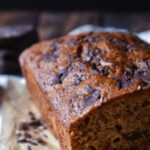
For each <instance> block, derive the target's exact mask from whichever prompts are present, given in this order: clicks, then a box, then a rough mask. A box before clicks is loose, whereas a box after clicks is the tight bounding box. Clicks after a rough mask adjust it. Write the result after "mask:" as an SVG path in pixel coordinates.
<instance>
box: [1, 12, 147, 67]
mask: <svg viewBox="0 0 150 150" xmlns="http://www.w3.org/2000/svg"><path fill="white" fill-rule="evenodd" d="M14 24H19V25H22V24H27V25H32V26H33V27H34V28H35V29H37V31H38V34H39V38H40V40H45V39H52V38H55V37H58V36H61V35H65V34H66V33H68V32H69V31H71V30H72V29H74V28H76V27H78V26H80V25H84V24H94V25H99V26H102V27H108V26H113V27H118V28H126V29H128V30H130V31H132V32H140V31H144V30H148V29H150V11H149V12H118V13H117V12H101V11H73V12H46V11H45V12H44V11H42V12H36V11H0V27H1V26H4V25H14ZM16 62H17V60H16ZM0 69H1V68H0Z"/></svg>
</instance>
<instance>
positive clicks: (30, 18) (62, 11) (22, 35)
mask: <svg viewBox="0 0 150 150" xmlns="http://www.w3.org/2000/svg"><path fill="white" fill-rule="evenodd" d="M85 24H94V25H98V26H102V27H110V26H111V27H116V28H125V29H128V30H129V31H131V32H141V31H144V30H149V29H150V1H148V0H120V1H119V0H3V1H1V3H0V73H1V74H15V75H16V74H17V75H19V74H21V72H20V69H19V65H18V60H17V59H18V56H19V54H20V53H21V51H22V50H23V49H25V48H27V47H29V46H30V45H32V44H33V43H35V42H38V41H41V40H46V39H52V38H55V37H58V36H62V35H65V34H67V33H68V32H69V31H71V30H72V29H74V28H76V27H78V26H81V25H85Z"/></svg>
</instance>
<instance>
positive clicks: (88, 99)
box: [82, 90, 101, 108]
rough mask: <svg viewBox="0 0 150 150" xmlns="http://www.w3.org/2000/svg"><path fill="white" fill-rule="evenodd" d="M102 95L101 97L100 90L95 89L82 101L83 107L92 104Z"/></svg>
mask: <svg viewBox="0 0 150 150" xmlns="http://www.w3.org/2000/svg"><path fill="white" fill-rule="evenodd" d="M100 97H101V95H100V90H95V91H94V92H93V94H92V95H91V96H87V97H85V99H84V101H83V103H82V107H83V108H85V107H87V106H88V105H90V104H92V103H93V102H95V101H96V100H97V99H98V98H100Z"/></svg>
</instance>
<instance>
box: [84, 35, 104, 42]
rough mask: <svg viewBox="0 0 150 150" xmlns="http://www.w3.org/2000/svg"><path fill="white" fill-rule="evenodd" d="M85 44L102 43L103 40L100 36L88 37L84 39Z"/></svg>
mask: <svg viewBox="0 0 150 150" xmlns="http://www.w3.org/2000/svg"><path fill="white" fill-rule="evenodd" d="M84 41H85V42H100V41H102V38H101V37H100V36H87V37H85V38H84Z"/></svg>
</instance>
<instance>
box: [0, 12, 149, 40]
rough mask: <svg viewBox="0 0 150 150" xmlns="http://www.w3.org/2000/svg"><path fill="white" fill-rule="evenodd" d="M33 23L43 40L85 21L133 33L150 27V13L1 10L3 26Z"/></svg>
mask: <svg viewBox="0 0 150 150" xmlns="http://www.w3.org/2000/svg"><path fill="white" fill-rule="evenodd" d="M8 24H31V25H33V26H34V27H35V28H36V29H37V30H38V33H39V36H40V40H44V39H50V38H54V37H57V36H61V35H64V34H66V33H67V32H69V31H70V30H72V29H74V28H75V27H77V26H80V25H84V24H94V25H99V26H103V27H107V26H114V27H118V28H126V29H129V30H130V31H133V32H140V31H143V30H148V29H150V12H128V13H126V12H118V13H117V12H116V13H115V12H99V11H83V12H82V11H81V12H79V11H74V12H31V11H30V12H29V11H26V12H24V11H11V12H10V11H9V12H8V11H1V12H0V26H3V25H8Z"/></svg>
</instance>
